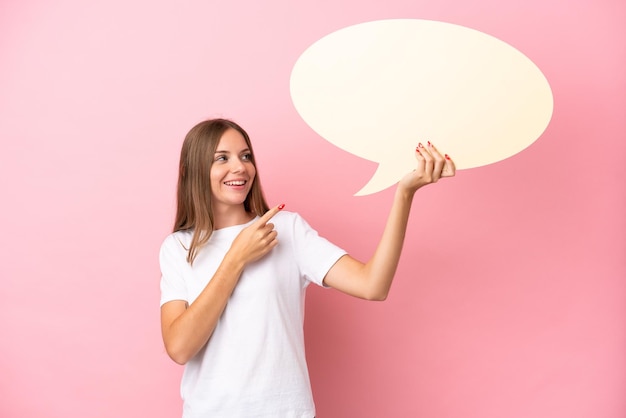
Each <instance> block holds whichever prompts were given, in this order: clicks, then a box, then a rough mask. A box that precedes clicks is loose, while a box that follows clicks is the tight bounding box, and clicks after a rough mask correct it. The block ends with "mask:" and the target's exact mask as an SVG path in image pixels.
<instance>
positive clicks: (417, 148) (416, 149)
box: [415, 147, 422, 155]
mask: <svg viewBox="0 0 626 418" xmlns="http://www.w3.org/2000/svg"><path fill="white" fill-rule="evenodd" d="M415 151H417V153H418V154H419V155H422V153H421V152H420V149H419V147H416V148H415Z"/></svg>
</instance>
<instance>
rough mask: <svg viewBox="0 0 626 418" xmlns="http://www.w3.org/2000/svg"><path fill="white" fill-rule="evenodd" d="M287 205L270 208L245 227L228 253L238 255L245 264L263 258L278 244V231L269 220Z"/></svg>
mask: <svg viewBox="0 0 626 418" xmlns="http://www.w3.org/2000/svg"><path fill="white" fill-rule="evenodd" d="M284 207H285V205H284V204H282V205H278V206H275V207H273V208H271V209H270V210H268V211H267V212H266V213H265V214H264V215H263V216H261V217H260V218H259V219H257V220H256V221H254V222H253V223H252V224H251V225H249V226H247V227H246V228H244V229H243V230H242V231H241V232H240V233H239V235H237V237H236V238H235V240H234V241H233V243H232V244H231V246H230V250H229V251H228V255H232V256H233V257H238V258H239V259H240V261H241V262H242V263H243V264H244V265H245V264H248V263H251V262H253V261H257V260H259V259H261V258H263V257H264V256H265V255H266V254H267V253H269V252H270V251H271V249H272V248H274V247H275V246H276V245H278V239H277V235H278V233H277V232H276V230H275V229H274V224H272V223H270V222H269V221H270V220H271V219H272V217H274V215H276V214H277V213H278V212H280V211H281V210H282V208H284Z"/></svg>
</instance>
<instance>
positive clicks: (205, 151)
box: [174, 119, 269, 265]
mask: <svg viewBox="0 0 626 418" xmlns="http://www.w3.org/2000/svg"><path fill="white" fill-rule="evenodd" d="M228 129H235V130H236V131H238V132H239V133H240V134H241V135H242V136H243V137H244V139H245V140H246V144H247V146H248V148H249V149H250V153H251V155H252V160H251V161H252V164H253V165H254V167H255V169H256V176H255V178H254V181H253V182H252V187H251V188H250V192H249V193H248V196H246V200H245V201H244V207H245V209H246V211H247V212H251V213H254V214H256V215H258V216H262V215H263V214H264V213H265V212H267V211H268V210H269V206H268V205H267V202H266V201H265V197H264V195H263V189H262V188H261V181H260V179H259V170H258V168H257V166H256V160H255V158H254V151H253V150H252V143H251V142H250V137H249V136H248V134H247V133H246V131H244V130H243V128H242V127H241V126H239V125H237V124H236V123H235V122H233V121H231V120H228V119H209V120H206V121H204V122H200V123H198V124H197V125H196V126H194V127H193V128H191V130H190V131H189V133H187V136H186V137H185V141H184V142H183V147H182V150H181V152H180V165H179V170H178V190H177V193H176V200H177V205H176V219H175V221H174V232H176V231H188V230H193V237H192V239H191V244H190V246H189V248H188V253H187V262H188V263H189V264H191V265H193V261H194V260H195V258H196V256H197V255H198V251H199V250H200V249H201V248H202V246H204V245H205V244H206V243H207V241H208V240H209V238H210V237H211V233H212V232H213V226H214V225H215V220H214V219H213V210H212V205H211V196H212V194H211V180H210V173H211V166H212V165H213V159H214V155H215V151H216V149H217V146H218V144H219V142H220V139H221V138H222V135H223V134H224V132H226V131H227V130H228Z"/></svg>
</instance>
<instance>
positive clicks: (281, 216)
mask: <svg viewBox="0 0 626 418" xmlns="http://www.w3.org/2000/svg"><path fill="white" fill-rule="evenodd" d="M270 222H271V223H273V224H274V225H275V226H276V227H279V228H280V227H292V228H293V227H294V226H297V225H301V224H306V221H305V220H304V218H303V217H302V216H301V215H300V214H299V213H298V212H289V211H285V210H282V211H280V212H278V213H277V214H276V215H274V217H273V218H272V219H271V220H270Z"/></svg>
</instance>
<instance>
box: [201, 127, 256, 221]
mask: <svg viewBox="0 0 626 418" xmlns="http://www.w3.org/2000/svg"><path fill="white" fill-rule="evenodd" d="M255 175H256V168H255V167H254V164H253V163H252V151H250V149H249V148H248V144H246V140H245V139H244V137H243V135H241V134H240V133H239V132H238V131H236V130H235V129H228V130H227V131H226V132H224V134H223V135H222V137H221V138H220V142H219V144H218V145H217V149H216V150H215V154H214V156H213V165H212V166H211V173H210V179H211V197H212V198H213V201H212V205H213V208H214V210H220V209H224V208H227V207H228V206H238V205H243V202H244V201H245V200H246V196H248V193H249V192H250V189H251V188H252V182H253V181H254V176H255Z"/></svg>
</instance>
